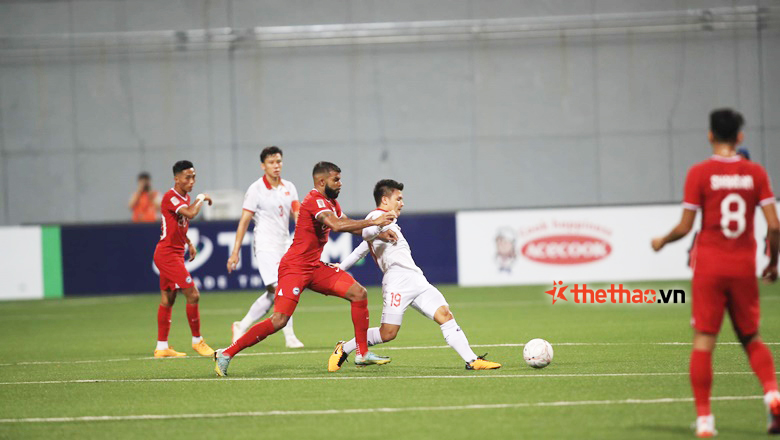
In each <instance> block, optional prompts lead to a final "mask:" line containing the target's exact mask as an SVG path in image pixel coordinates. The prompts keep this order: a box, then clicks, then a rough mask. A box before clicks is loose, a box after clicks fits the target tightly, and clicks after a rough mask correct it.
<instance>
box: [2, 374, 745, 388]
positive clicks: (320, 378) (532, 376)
mask: <svg viewBox="0 0 780 440" xmlns="http://www.w3.org/2000/svg"><path fill="white" fill-rule="evenodd" d="M714 374H716V375H722V376H733V375H749V374H753V373H752V372H750V371H730V372H717V373H714ZM636 376H641V377H648V376H688V372H677V373H561V374H489V375H460V376H455V375H450V376H313V377H222V378H220V377H211V378H203V377H191V378H157V379H68V380H40V381H26V382H0V386H3V385H59V384H96V383H135V382H231V381H234V382H283V381H328V380H397V379H401V380H409V379H447V380H449V379H521V378H522V379H542V378H568V377H636Z"/></svg>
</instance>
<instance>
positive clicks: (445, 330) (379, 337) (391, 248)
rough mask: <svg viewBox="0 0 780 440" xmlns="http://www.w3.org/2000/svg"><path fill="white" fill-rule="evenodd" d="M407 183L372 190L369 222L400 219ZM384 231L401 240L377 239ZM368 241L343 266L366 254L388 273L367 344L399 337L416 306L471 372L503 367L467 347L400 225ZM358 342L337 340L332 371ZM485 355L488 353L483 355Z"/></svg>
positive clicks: (366, 233) (369, 234)
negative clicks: (390, 216) (408, 312)
mask: <svg viewBox="0 0 780 440" xmlns="http://www.w3.org/2000/svg"><path fill="white" fill-rule="evenodd" d="M403 189H404V184H403V183H399V182H396V181H395V180H389V179H387V180H380V181H379V182H377V184H376V185H375V186H374V201H375V202H376V206H377V209H376V210H375V211H371V212H370V213H369V214H368V216H366V220H372V219H377V218H382V216H383V215H384V214H386V213H388V212H391V213H394V214H395V215H396V216H400V215H401V209H402V208H403V207H404V200H403V198H404V196H403V192H402V191H403ZM383 231H392V232H394V236H395V238H396V239H397V241H393V242H386V241H381V240H377V239H376V238H377V235H378V234H379V233H381V232H383ZM363 239H364V241H363V242H362V243H360V245H359V246H358V247H357V248H355V250H354V251H352V253H351V254H349V256H348V257H347V258H346V259H345V260H344V261H343V262H342V263H341V264H340V265H339V268H340V269H342V270H349V268H350V267H352V265H354V264H355V263H357V262H358V261H359V260H360V259H361V258H363V257H365V256H366V254H368V253H369V252H371V255H372V256H373V257H374V259H375V260H376V263H377V266H379V268H380V269H381V270H382V272H384V274H385V275H384V277H383V278H382V294H383V296H384V306H383V308H382V325H381V326H380V327H373V328H370V329H368V345H369V346H371V345H377V344H382V343H384V342H389V341H392V340H393V339H395V337H396V336H397V335H398V331H399V330H400V329H401V321H402V320H403V317H404V312H405V311H406V308H407V307H409V306H412V307H413V308H414V309H416V310H417V311H418V312H420V313H422V314H423V315H425V316H426V317H427V318H428V319H432V320H434V321H435V322H436V323H437V324H439V326H440V328H441V333H442V335H444V340H445V341H447V344H449V345H450V347H452V348H453V349H454V350H455V351H456V352H457V353H458V354H459V355H460V357H461V358H463V361H464V362H466V369H467V370H492V369H496V368H500V367H501V364H499V363H496V362H491V361H489V360H487V359H485V357H484V356H477V355H476V354H475V353H474V351H473V350H472V349H471V347H470V346H469V341H468V339H466V334H465V333H464V332H463V331H462V330H461V329H460V327H459V326H458V323H457V322H455V318H454V317H453V316H452V312H450V308H449V304H447V300H445V299H444V296H443V295H442V294H441V292H439V290H438V289H437V288H435V287H433V286H432V285H431V284H430V283H429V282H428V280H427V279H426V278H425V275H423V271H422V270H420V268H419V267H417V265H416V264H415V263H414V260H413V259H412V250H411V248H410V247H409V243H408V242H407V241H406V239H405V238H404V236H403V234H402V233H401V228H400V227H399V226H398V224H397V223H396V221H393V223H391V224H390V225H389V226H387V227H381V226H372V227H370V228H366V229H363ZM355 346H356V345H355V340H354V339H352V340H350V341H349V342H339V343H338V344H336V349H335V350H334V351H333V354H331V355H330V358H329V359H328V371H337V370H339V369H340V368H341V365H342V364H343V363H344V361H346V360H347V357H348V356H349V354H350V353H352V352H353V351H354V350H355ZM485 356H486V355H485Z"/></svg>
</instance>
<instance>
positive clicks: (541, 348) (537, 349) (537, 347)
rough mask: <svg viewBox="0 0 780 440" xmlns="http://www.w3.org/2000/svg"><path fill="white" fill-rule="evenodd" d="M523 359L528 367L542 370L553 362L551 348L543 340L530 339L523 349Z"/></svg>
mask: <svg viewBox="0 0 780 440" xmlns="http://www.w3.org/2000/svg"><path fill="white" fill-rule="evenodd" d="M523 359H525V363H526V364H528V366H529V367H533V368H544V367H546V366H548V365H550V362H552V360H553V348H552V345H550V343H549V342H547V341H545V340H544V339H538V338H537V339H531V340H530V341H528V343H527V344H525V347H523Z"/></svg>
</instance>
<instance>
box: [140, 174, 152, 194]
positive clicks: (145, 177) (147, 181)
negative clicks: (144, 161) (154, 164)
mask: <svg viewBox="0 0 780 440" xmlns="http://www.w3.org/2000/svg"><path fill="white" fill-rule="evenodd" d="M138 184H139V185H143V187H144V191H150V190H151V189H152V176H150V175H149V173H147V172H146V171H142V172H140V173H138Z"/></svg>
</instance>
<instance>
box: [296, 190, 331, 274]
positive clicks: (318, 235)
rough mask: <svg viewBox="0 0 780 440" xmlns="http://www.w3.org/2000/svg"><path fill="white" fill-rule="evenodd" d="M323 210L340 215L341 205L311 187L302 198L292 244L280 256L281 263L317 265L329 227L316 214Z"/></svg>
mask: <svg viewBox="0 0 780 440" xmlns="http://www.w3.org/2000/svg"><path fill="white" fill-rule="evenodd" d="M325 211H332V212H333V213H334V214H335V215H336V217H341V216H342V212H341V205H339V202H337V201H336V200H335V199H329V198H327V197H325V196H324V195H322V194H320V192H319V191H317V190H316V189H313V190H311V191H309V194H307V195H306V197H305V198H304V199H303V203H301V210H300V212H299V213H298V223H296V225H295V236H294V237H293V243H292V246H290V249H288V250H287V253H286V254H284V257H282V261H281V264H287V265H293V266H317V265H318V263H319V261H320V256H321V255H322V249H323V248H324V247H325V243H327V242H328V234H329V233H330V228H329V227H327V226H325V224H324V223H320V221H319V220H317V216H318V215H320V214H321V213H323V212H325Z"/></svg>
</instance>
